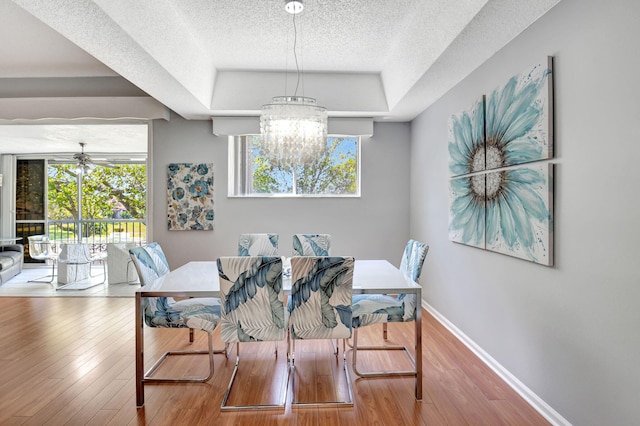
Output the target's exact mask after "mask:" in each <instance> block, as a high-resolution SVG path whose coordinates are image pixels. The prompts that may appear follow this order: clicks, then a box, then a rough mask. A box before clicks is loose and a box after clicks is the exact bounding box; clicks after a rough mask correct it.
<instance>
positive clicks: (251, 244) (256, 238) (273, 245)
mask: <svg viewBox="0 0 640 426" xmlns="http://www.w3.org/2000/svg"><path fill="white" fill-rule="evenodd" d="M278 238H279V236H278V234H242V235H240V238H239V239H238V256H277V255H278Z"/></svg>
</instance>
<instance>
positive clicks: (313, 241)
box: [293, 234, 331, 256]
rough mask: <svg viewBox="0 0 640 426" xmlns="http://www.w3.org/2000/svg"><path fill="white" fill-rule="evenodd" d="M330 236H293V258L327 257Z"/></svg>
mask: <svg viewBox="0 0 640 426" xmlns="http://www.w3.org/2000/svg"><path fill="white" fill-rule="evenodd" d="M330 248H331V235H329V234H294V235H293V255H294V256H329V255H330V252H329V250H330Z"/></svg>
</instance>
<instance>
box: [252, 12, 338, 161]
mask: <svg viewBox="0 0 640 426" xmlns="http://www.w3.org/2000/svg"><path fill="white" fill-rule="evenodd" d="M285 9H286V10H287V12H289V13H291V14H293V15H294V19H293V24H294V29H295V15H296V14H298V13H300V12H302V9H303V5H302V2H301V1H299V0H298V1H294V0H285ZM296 38H297V34H296ZM293 53H294V57H295V58H296V68H297V74H298V84H299V83H300V69H299V68H298V59H297V55H296V51H295V41H294V48H293ZM297 91H298V85H296V93H295V94H294V95H293V96H276V97H274V98H273V101H272V103H270V104H267V105H264V106H263V107H262V112H261V114H260V134H261V138H262V148H263V150H264V154H265V155H266V156H267V157H268V158H269V160H270V161H271V163H272V164H274V165H276V166H282V165H301V164H306V163H309V162H311V161H313V160H314V159H316V158H318V157H319V156H320V155H321V154H322V152H323V151H324V150H325V149H326V145H327V141H326V139H327V110H326V108H324V107H321V106H319V105H318V104H317V102H316V100H315V99H313V98H307V97H303V96H297Z"/></svg>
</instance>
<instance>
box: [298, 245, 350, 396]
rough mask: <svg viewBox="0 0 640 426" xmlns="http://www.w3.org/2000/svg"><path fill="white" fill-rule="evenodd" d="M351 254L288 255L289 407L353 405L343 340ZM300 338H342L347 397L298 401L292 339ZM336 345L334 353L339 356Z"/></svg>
mask: <svg viewBox="0 0 640 426" xmlns="http://www.w3.org/2000/svg"><path fill="white" fill-rule="evenodd" d="M353 268H354V259H353V257H326V256H294V257H292V258H291V296H290V297H289V300H288V302H287V310H288V311H289V332H290V337H291V355H290V368H291V376H292V379H291V394H292V401H291V405H292V406H300V405H304V406H322V405H327V404H331V405H341V406H353V392H352V390H351V380H350V379H349V369H348V368H347V363H346V356H345V351H344V349H345V341H346V339H348V338H350V337H351V324H352V317H351V296H352V289H353ZM300 339H305V340H306V339H327V340H331V341H332V340H333V339H342V349H343V360H342V361H343V369H344V373H345V377H346V383H347V389H348V392H349V395H348V399H347V400H342V401H327V402H325V401H315V402H300V401H297V400H296V390H295V342H296V340H300ZM338 352H339V351H338V349H337V347H336V349H335V351H334V355H335V356H336V357H337V356H338Z"/></svg>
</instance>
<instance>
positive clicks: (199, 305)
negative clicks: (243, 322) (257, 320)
mask: <svg viewBox="0 0 640 426" xmlns="http://www.w3.org/2000/svg"><path fill="white" fill-rule="evenodd" d="M129 253H130V254H131V259H132V260H133V264H134V265H135V267H136V271H137V272H138V277H140V284H141V285H142V286H144V285H147V284H150V283H152V282H153V281H154V280H156V279H158V278H159V277H162V276H164V275H166V274H168V273H169V264H168V262H167V258H166V257H165V255H164V252H163V251H162V248H161V247H160V244H158V243H156V242H153V243H150V244H148V245H146V246H142V247H135V248H132V249H129ZM143 303H144V308H143V315H144V321H145V323H146V324H147V326H149V327H163V328H188V329H189V343H192V342H193V329H199V330H202V331H204V332H205V333H207V339H208V349H207V350H188V351H187V350H176V351H168V352H165V353H164V354H163V355H162V356H161V357H160V358H159V359H158V360H157V361H156V362H155V363H154V364H153V366H152V367H151V368H150V369H149V370H148V371H147V372H146V373H145V374H144V382H151V383H153V382H156V383H157V382H206V381H207V380H209V379H210V378H211V377H212V376H213V372H214V362H213V355H214V354H216V353H224V354H225V355H226V353H227V352H226V347H225V349H218V350H216V349H214V348H213V331H214V329H215V328H216V326H217V325H218V323H219V322H220V299H217V298H192V299H184V300H180V301H175V300H174V299H173V298H170V297H145V298H144V299H143ZM173 355H209V374H208V375H207V376H205V377H180V378H169V377H163V378H159V377H152V375H153V373H154V372H155V371H156V370H157V369H158V367H160V365H161V364H162V362H163V361H165V360H166V359H167V358H169V357H170V356H173Z"/></svg>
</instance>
